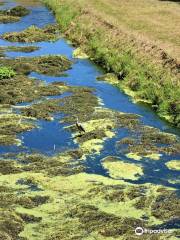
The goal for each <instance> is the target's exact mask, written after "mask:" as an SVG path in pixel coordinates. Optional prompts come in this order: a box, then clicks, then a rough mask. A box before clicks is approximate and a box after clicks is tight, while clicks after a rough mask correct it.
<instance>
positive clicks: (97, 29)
mask: <svg viewBox="0 0 180 240" xmlns="http://www.w3.org/2000/svg"><path fill="white" fill-rule="evenodd" d="M43 1H44V2H45V4H47V5H48V6H49V7H50V8H51V9H52V10H53V11H54V13H55V15H56V18H57V21H58V23H59V25H60V27H61V31H62V32H63V33H64V35H65V36H66V37H67V38H68V39H69V40H71V41H72V43H73V44H74V45H75V46H80V47H81V48H82V50H83V51H84V52H86V53H87V54H88V55H89V56H90V58H91V59H92V60H93V61H94V62H96V63H97V64H99V65H100V66H102V67H103V68H104V69H105V70H106V72H108V73H115V74H116V75H117V77H118V82H116V83H115V84H116V85H117V86H118V87H119V88H121V89H123V90H124V91H125V92H126V93H127V94H129V95H131V96H132V97H133V98H134V99H135V100H136V101H143V102H146V103H148V104H149V105H151V106H152V107H153V109H154V110H155V111H156V112H157V113H158V115H160V116H161V117H165V118H166V119H167V120H168V121H169V122H171V123H173V124H174V125H176V126H178V127H179V126H180V101H179V99H180V87H179V86H180V81H179V77H180V71H179V69H180V64H179V62H178V59H179V56H180V55H179V50H180V43H179V41H178V38H179V30H178V29H177V31H175V28H176V26H177V21H178V19H180V14H179V13H178V9H179V8H180V5H179V4H177V3H173V2H166V1H165V2H164V1H158V0H151V1H145V0H141V1H136V0H134V1H121V2H119V1H115V0H112V1H110V0H106V1H103V2H102V1H100V0H96V1H94V0H92V1H90V3H89V2H88V3H87V1H85V0H78V1H77V0H76V1H75V0H66V1H65V0H51V1H50V0H43ZM134 9H136V11H134ZM167 15H168V16H169V17H170V16H171V15H173V16H174V17H173V18H171V21H169V22H168V21H167V18H168V16H167ZM167 22H168V23H167ZM173 26H174V27H175V28H174V31H173V35H172V31H171V32H170V29H171V28H172V27H173ZM172 49H174V50H175V51H172Z"/></svg>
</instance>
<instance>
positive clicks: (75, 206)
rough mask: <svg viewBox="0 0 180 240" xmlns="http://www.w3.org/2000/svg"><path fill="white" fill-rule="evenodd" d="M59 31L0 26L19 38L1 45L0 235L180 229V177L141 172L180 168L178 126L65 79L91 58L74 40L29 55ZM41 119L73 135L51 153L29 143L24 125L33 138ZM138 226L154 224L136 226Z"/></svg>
mask: <svg viewBox="0 0 180 240" xmlns="http://www.w3.org/2000/svg"><path fill="white" fill-rule="evenodd" d="M43 9H44V8H43ZM35 10H36V8H35ZM31 11H33V10H31ZM47 12H48V13H49V11H47ZM28 14H31V13H30V10H29V9H26V8H24V7H20V6H18V7H14V8H10V10H9V11H8V10H2V11H1V12H0V22H1V23H2V22H3V23H4V24H9V22H10V20H11V19H12V18H17V19H16V21H21V20H22V19H21V17H24V16H28ZM1 16H2V17H4V16H5V17H7V19H8V20H7V21H1ZM46 16H47V14H46ZM14 21H15V19H14ZM0 29H1V25H0ZM59 32H60V31H59V27H58V25H56V24H51V25H46V26H43V27H42V28H39V27H38V26H34V25H33V26H28V27H27V28H26V29H23V30H22V31H18V32H8V33H4V34H3V35H2V36H1V38H2V39H4V40H6V41H9V42H8V43H9V44H10V42H19V43H23V45H14V44H13V45H4V46H1V47H0V54H1V58H0V89H1V93H0V240H75V239H77V240H85V239H87V240H91V239H92V240H93V239H98V240H101V239H102V240H106V239H107V240H114V239H117V240H118V239H119V240H128V239H132V240H133V239H139V238H141V239H144V240H146V239H147V240H149V239H151V240H156V239H157V240H158V239H160V240H164V239H168V240H175V239H178V236H179V234H180V233H179V230H178V226H177V225H178V224H176V222H177V223H178V218H179V216H180V210H179V204H180V201H179V196H178V194H177V183H178V182H177V181H178V179H176V178H175V179H172V178H169V179H167V181H166V184H164V182H163V176H162V179H161V178H160V180H159V182H155V181H154V182H153V180H152V179H151V178H148V177H149V175H148V174H149V172H148V171H149V168H153V167H154V168H155V169H156V171H157V172H158V171H159V169H157V166H158V167H159V168H160V167H162V168H163V171H165V172H167V175H165V177H168V174H170V173H172V172H171V171H173V174H176V175H175V176H177V174H178V171H179V160H178V159H177V155H178V153H179V152H180V142H179V138H178V136H176V135H174V134H172V133H165V132H163V131H162V130H160V129H158V128H156V127H152V126H148V125H146V124H144V123H143V122H142V121H141V117H142V116H140V115H139V114H135V113H126V112H122V111H118V110H113V109H111V108H108V107H107V106H106V105H105V104H104V103H103V101H102V99H101V98H100V97H99V96H98V94H97V89H95V88H93V87H92V86H89V85H88V84H87V85H88V86H89V87H86V86H85V85H84V84H81V85H80V84H78V85H77V84H76V83H75V82H74V85H73V84H70V83H69V82H68V79H69V78H68V77H69V75H70V72H71V71H73V66H74V64H76V61H77V59H80V61H83V59H87V58H88V56H87V55H85V54H84V53H83V52H81V50H80V49H78V50H76V51H75V52H74V54H72V58H70V57H67V56H64V55H62V54H58V53H59V51H57V49H56V51H55V53H56V54H53V55H52V54H42V55H41V56H39V55H36V52H38V51H41V50H42V49H41V48H43V45H41V44H37V45H36V43H39V42H40V43H41V42H42V41H43V42H45V41H46V44H47V43H48V44H52V45H53V44H54V43H55V42H54V43H53V41H55V40H56V41H57V40H59V37H60V34H59ZM24 43H33V45H24ZM52 45H51V46H52ZM63 46H64V45H61V47H62V49H63ZM46 47H47V45H45V48H46ZM52 48H53V46H52ZM9 52H13V53H16V54H19V53H20V54H22V56H19V55H18V56H14V57H9V55H8V53H9ZM44 53H46V51H44ZM24 54H25V55H24ZM28 54H29V55H28ZM67 55H68V54H67ZM86 64H87V62H86ZM34 72H35V73H36V77H34V76H32V75H31V74H32V73H34ZM38 76H39V78H38ZM105 77H108V78H109V79H111V81H117V79H116V78H115V76H114V75H111V74H110V75H108V76H107V75H106V76H105ZM43 78H44V79H43ZM100 78H102V77H100ZM46 79H50V80H49V81H48V80H46ZM54 79H55V80H54ZM64 79H65V81H63V80H64ZM94 87H96V85H94ZM77 120H78V121H77ZM78 124H80V125H81V126H83V129H84V131H83V132H82V131H79V130H78V127H77V125H78ZM54 125H56V126H57V128H55V130H54V129H53V128H50V127H51V126H53V127H54ZM48 127H49V128H50V130H49V131H51V130H52V129H53V131H54V132H53V134H54V135H58V134H59V135H58V136H60V137H62V138H63V137H64V135H63V134H67V135H68V137H69V138H68V141H70V144H71V145H70V146H69V145H68V144H67V146H66V148H62V149H57V150H56V145H55V144H54V146H53V148H54V149H53V151H52V152H48V153H47V152H46V151H45V149H43V151H37V150H34V149H33V148H31V147H27V145H26V144H25V143H26V135H27V136H28V139H30V140H31V141H33V140H34V141H35V142H36V140H37V141H38V133H39V132H43V133H44V135H42V136H43V137H42V138H43V140H44V142H45V141H46V140H47V139H46V138H45V132H46V131H48V129H47V128H48ZM58 131H60V133H58ZM33 133H34V134H35V138H32V136H31V134H33ZM48 133H49V138H50V136H51V133H50V132H48ZM24 138H25V139H24ZM31 138H32V139H31ZM64 139H65V140H64V141H66V140H67V139H66V138H65V137H64ZM59 140H60V139H59ZM108 143H109V144H110V147H109V148H107V144H108ZM31 144H33V143H32V142H31ZM37 144H38V143H37ZM43 146H44V147H45V143H44V145H43ZM106 148H107V150H106ZM111 148H113V149H114V150H113V154H110V149H111ZM105 150H106V151H105ZM104 151H105V152H104ZM97 161H98V163H97ZM93 164H94V166H95V167H94V166H92V165H93ZM97 169H99V170H97ZM98 171H99V172H98ZM168 171H169V172H168ZM173 223H175V224H174V225H173ZM138 227H139V228H141V229H146V230H147V231H148V230H149V231H150V230H151V233H145V232H144V234H142V235H141V236H139V235H138V232H135V230H136V228H138ZM163 229H165V230H166V231H164V232H163V231H162V230H163ZM157 230H159V232H158V233H157V232H156V231H157ZM153 231H154V232H153ZM140 234H141V232H140Z"/></svg>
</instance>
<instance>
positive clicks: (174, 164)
mask: <svg viewBox="0 0 180 240" xmlns="http://www.w3.org/2000/svg"><path fill="white" fill-rule="evenodd" d="M166 166H167V167H168V168H169V169H172V170H177V171H180V160H171V161H169V162H167V163H166Z"/></svg>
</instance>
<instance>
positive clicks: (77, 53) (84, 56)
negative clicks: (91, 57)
mask: <svg viewBox="0 0 180 240" xmlns="http://www.w3.org/2000/svg"><path fill="white" fill-rule="evenodd" d="M73 57H74V58H79V59H87V58H88V55H87V54H86V53H84V52H83V50H82V49H81V48H77V49H75V50H74V51H73Z"/></svg>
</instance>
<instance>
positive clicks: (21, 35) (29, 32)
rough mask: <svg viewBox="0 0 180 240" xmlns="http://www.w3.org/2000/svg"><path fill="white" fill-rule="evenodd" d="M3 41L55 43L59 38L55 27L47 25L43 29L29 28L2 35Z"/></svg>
mask: <svg viewBox="0 0 180 240" xmlns="http://www.w3.org/2000/svg"><path fill="white" fill-rule="evenodd" d="M2 38H3V39H4V40H7V41H10V42H30V43H32V42H42V41H55V40H57V39H58V38H59V31H58V26H57V25H55V24H54V25H47V26H45V27H44V28H38V27H36V26H30V27H29V28H27V29H25V30H24V31H22V32H11V33H5V34H3V35H2Z"/></svg>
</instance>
